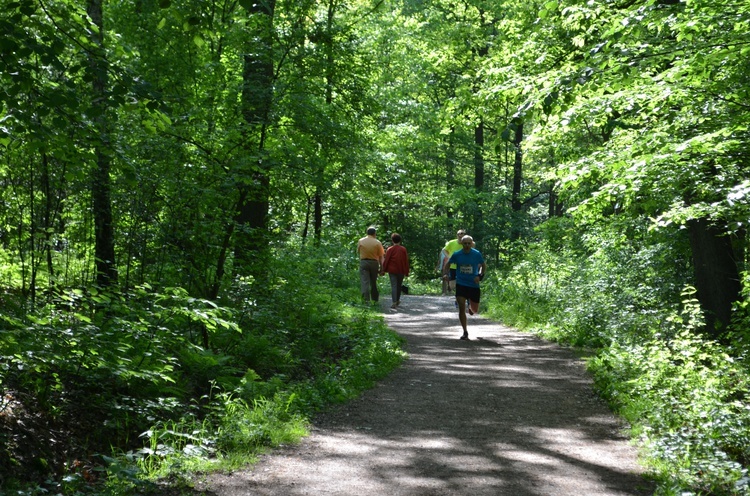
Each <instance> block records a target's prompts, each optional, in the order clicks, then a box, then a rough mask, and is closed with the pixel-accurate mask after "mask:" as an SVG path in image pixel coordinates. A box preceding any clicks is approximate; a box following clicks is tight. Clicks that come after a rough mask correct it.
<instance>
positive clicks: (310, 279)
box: [0, 250, 404, 494]
mask: <svg viewBox="0 0 750 496" xmlns="http://www.w3.org/2000/svg"><path fill="white" fill-rule="evenodd" d="M297 251H299V250H297ZM315 253H316V252H314V251H310V252H308V253H304V254H300V253H294V252H289V253H285V252H282V251H279V252H278V254H279V258H278V259H277V260H276V261H273V262H269V265H268V267H267V268H268V274H269V278H268V280H267V283H268V286H264V287H262V288H260V287H256V286H255V285H254V284H253V282H252V281H244V282H242V283H239V282H238V284H237V285H236V286H235V287H234V288H233V289H232V290H231V291H228V292H227V294H226V295H225V296H224V298H223V301H224V302H225V303H231V304H232V305H233V306H227V305H220V304H218V303H214V302H211V301H207V300H203V299H200V298H194V297H191V296H190V295H188V293H187V292H186V291H184V290H182V289H180V288H166V289H164V290H162V291H154V290H153V289H152V288H149V287H147V286H143V287H140V288H137V289H136V290H134V291H132V292H131V293H128V294H117V293H114V292H102V291H98V290H96V288H91V289H89V290H88V291H70V292H65V293H60V294H58V295H56V296H55V297H54V298H52V299H51V300H50V304H49V305H48V306H47V307H45V308H43V309H40V310H39V311H37V312H34V313H29V314H28V316H27V318H26V319H21V318H18V319H14V320H11V319H7V321H6V322H7V324H9V325H6V330H5V331H4V332H2V333H0V340H1V342H2V349H3V360H2V363H3V368H2V369H0V380H1V382H0V384H1V385H2V391H3V396H2V398H3V402H2V404H1V405H0V417H1V418H5V419H8V420H9V423H6V422H3V423H2V426H3V428H2V429H1V430H0V435H1V436H3V439H5V440H7V441H8V442H7V443H4V444H3V446H4V448H3V450H2V452H0V464H2V467H3V468H4V469H6V470H12V471H13V473H17V474H20V475H24V478H27V479H28V480H36V479H39V478H40V477H43V476H51V477H52V476H53V475H54V474H57V475H58V476H59V477H60V478H59V479H58V480H59V481H60V482H59V483H54V484H57V486H55V487H57V490H58V491H59V492H60V493H61V494H77V493H85V492H86V491H89V490H94V491H96V490H99V491H105V490H107V489H106V488H104V487H103V486H102V484H105V485H106V486H107V487H109V490H112V491H115V492H114V493H113V494H115V493H117V492H116V491H126V492H123V493H120V494H127V491H132V492H138V491H142V490H145V489H144V488H145V487H146V486H145V484H146V481H147V480H155V479H157V478H160V477H168V476H178V475H180V474H182V475H185V474H189V473H190V472H191V471H195V470H203V469H207V468H209V467H214V468H215V467H217V466H230V465H233V464H238V463H242V461H243V460H244V462H247V461H248V460H251V459H252V457H253V456H254V455H255V454H257V453H258V452H260V451H262V450H263V449H266V448H267V447H269V446H275V445H278V444H279V443H286V442H292V441H293V440H295V439H298V438H299V436H301V435H303V434H304V429H305V424H306V422H307V420H306V419H307V418H309V417H310V416H311V415H313V414H314V413H315V412H317V411H319V410H321V409H323V408H325V407H326V406H327V405H330V404H331V403H337V402H342V401H346V400H348V399H351V398H353V397H355V396H357V395H358V394H359V392H361V391H362V390H364V389H367V388H369V387H371V386H372V385H373V384H374V381H376V380H377V379H379V378H381V377H383V375H384V374H386V373H387V372H388V371H389V370H391V369H392V368H393V367H395V366H397V365H398V364H399V363H400V361H401V360H402V359H403V356H404V354H403V352H402V351H401V349H400V346H401V344H402V342H401V339H400V338H398V337H397V336H395V335H394V334H393V333H392V332H391V331H389V330H388V329H387V328H386V327H385V325H384V324H383V322H382V320H380V319H379V318H376V317H375V316H374V315H372V314H371V313H370V312H369V311H368V310H366V309H362V308H361V307H359V305H356V304H355V303H354V302H357V301H358V300H359V295H358V293H357V282H358V281H357V278H356V271H354V270H353V269H352V267H353V266H352V264H347V263H345V261H346V260H347V259H348V258H353V257H352V255H351V254H348V253H347V254H344V253H343V252H342V253H341V260H340V262H341V263H339V262H332V259H323V260H321V259H318V258H312V257H309V258H308V257H307V256H306V255H313V254H315ZM334 258H335V257H334ZM326 264H330V265H326ZM321 267H325V268H324V270H321ZM268 289H273V291H271V292H268ZM336 295H338V298H337V297H336ZM10 324H13V325H12V327H11V326H10ZM206 342H208V344H209V347H205V346H204V344H205V343H206ZM26 416H29V417H30V418H40V419H43V422H42V423H33V424H32V423H30V422H29V420H28V419H26ZM15 421H21V422H18V423H15ZM12 425H18V426H20V425H27V429H26V430H23V429H22V430H20V431H19V430H17V429H16V430H13V429H10V426H12ZM40 433H44V434H41V435H40ZM43 436H48V437H46V438H45V437H43ZM40 441H42V442H40ZM63 443H64V444H63ZM139 445H140V447H139ZM53 446H61V448H62V449H61V450H59V451H57V450H54V449H50V447H53ZM91 453H99V454H100V455H97V456H96V457H94V458H91V455H90V454H91ZM32 457H33V458H32ZM76 458H77V459H78V460H79V463H80V464H81V467H88V468H85V471H84V469H83V468H80V469H78V468H76V469H75V470H74V467H72V466H66V464H65V463H66V461H67V460H70V459H76ZM32 459H36V460H46V462H45V465H44V466H33V465H31V464H30V463H29V462H30V461H31V460H32ZM66 467H67V468H66ZM76 467H78V465H76ZM85 474H89V475H85ZM63 475H64V478H63ZM95 479H96V481H95ZM50 480H52V479H50ZM64 481H67V482H64ZM16 482H20V479H19V480H18V481H16ZM16 482H14V481H10V480H9V481H3V482H2V484H3V485H4V488H8V487H11V486H10V484H15V483H16ZM63 482H64V483H63ZM50 484H52V482H51V483H50ZM92 487H96V488H97V489H92ZM29 494H31V493H29Z"/></svg>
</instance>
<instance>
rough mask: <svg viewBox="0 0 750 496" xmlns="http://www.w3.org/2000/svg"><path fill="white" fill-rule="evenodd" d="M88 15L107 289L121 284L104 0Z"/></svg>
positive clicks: (100, 271) (99, 255)
mask: <svg viewBox="0 0 750 496" xmlns="http://www.w3.org/2000/svg"><path fill="white" fill-rule="evenodd" d="M86 12H87V13H88V15H89V17H90V18H91V20H92V22H93V23H94V25H96V26H97V28H98V30H92V34H91V36H92V41H93V42H94V44H95V45H96V46H97V47H98V51H97V52H96V53H93V54H91V55H90V59H89V63H90V69H91V73H92V75H93V81H92V90H93V91H92V97H93V104H92V115H93V121H94V126H95V130H96V132H97V134H98V136H97V137H96V138H95V139H94V140H93V142H94V143H95V145H94V146H95V155H96V168H95V169H94V173H93V177H92V184H91V198H92V201H93V214H94V257H95V264H96V283H97V284H98V285H99V286H102V287H107V286H111V285H113V284H115V283H116V282H117V266H116V265H115V232H114V225H113V220H112V200H111V189H112V186H111V180H110V168H111V162H112V161H111V158H110V153H109V149H108V148H109V139H110V138H109V121H108V112H107V107H108V103H107V86H108V84H109V78H108V75H107V70H108V67H107V59H106V56H105V54H104V21H103V11H102V0H89V3H88V6H87V9H86Z"/></svg>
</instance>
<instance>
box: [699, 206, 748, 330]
mask: <svg viewBox="0 0 750 496" xmlns="http://www.w3.org/2000/svg"><path fill="white" fill-rule="evenodd" d="M688 231H689V234H690V247H691V249H692V253H693V270H694V271H695V287H696V289H697V290H698V301H699V302H700V305H701V308H702V309H703V311H704V313H705V316H706V332H708V333H709V334H711V335H712V336H713V337H720V334H721V333H722V331H723V330H724V329H726V327H727V326H728V325H729V323H730V320H731V316H732V305H733V304H734V302H736V301H738V300H739V299H740V291H741V289H742V285H741V283H740V276H739V271H738V269H737V263H736V260H735V256H734V250H733V249H732V240H731V238H730V237H729V235H728V234H727V233H725V232H724V231H722V230H721V229H720V228H719V227H718V226H717V225H716V224H713V223H711V221H709V220H708V219H695V220H692V221H690V222H688Z"/></svg>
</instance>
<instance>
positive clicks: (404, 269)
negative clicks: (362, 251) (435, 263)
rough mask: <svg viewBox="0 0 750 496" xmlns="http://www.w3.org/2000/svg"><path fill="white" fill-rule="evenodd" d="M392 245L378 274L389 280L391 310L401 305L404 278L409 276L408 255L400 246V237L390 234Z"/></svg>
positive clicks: (397, 234) (396, 234)
mask: <svg viewBox="0 0 750 496" xmlns="http://www.w3.org/2000/svg"><path fill="white" fill-rule="evenodd" d="M391 241H392V242H393V244H392V245H391V246H389V247H388V250H387V251H386V252H385V260H384V261H383V268H382V269H381V271H380V273H381V274H385V273H386V272H388V276H389V277H390V279H391V300H392V303H391V308H396V307H397V306H399V305H400V304H401V288H402V285H403V283H404V277H406V276H408V275H409V253H408V252H407V251H406V248H404V247H403V246H401V235H400V234H399V233H393V234H391Z"/></svg>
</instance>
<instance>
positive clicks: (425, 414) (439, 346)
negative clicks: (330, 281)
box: [200, 296, 652, 496]
mask: <svg viewBox="0 0 750 496" xmlns="http://www.w3.org/2000/svg"><path fill="white" fill-rule="evenodd" d="M387 300H388V301H383V302H382V308H383V313H384V315H385V319H386V321H387V323H388V325H390V326H391V327H392V328H393V329H395V330H396V331H397V332H399V333H400V334H401V335H402V336H404V337H405V338H406V340H407V346H406V350H407V351H408V353H409V358H408V359H407V360H406V361H405V363H404V364H403V365H402V366H401V367H400V368H398V369H397V370H395V371H394V372H393V373H392V374H391V375H389V376H388V377H387V378H386V379H385V380H383V381H382V382H381V383H379V384H378V385H377V386H376V387H374V388H373V389H371V390H369V391H366V392H365V393H364V394H363V395H362V396H361V397H360V398H358V399H357V400H355V401H353V402H351V403H349V404H347V405H343V406H341V407H339V408H337V409H335V410H334V411H332V412H328V413H326V414H325V415H322V416H320V418H318V419H316V420H315V425H314V427H313V429H312V433H311V435H310V436H309V437H307V438H305V439H304V440H303V441H302V443H301V444H300V445H297V446H290V447H285V448H283V449H281V450H278V451H275V452H273V453H271V454H269V455H266V456H264V457H263V458H262V459H261V460H260V462H259V463H258V464H257V465H256V466H255V467H253V468H252V469H251V470H248V471H242V472H235V473H232V474H223V475H214V476H211V477H210V478H209V479H208V480H207V481H206V482H205V484H201V486H202V487H201V488H200V489H202V490H204V491H205V493H204V494H207V495H215V496H240V495H259V496H266V495H268V496H270V495H274V496H298V495H316V496H317V495H341V496H370V495H372V496H375V495H377V496H390V495H394V496H397V495H398V496H401V495H402V496H428V495H429V496H443V495H446V496H447V495H467V496H469V495H471V496H478V495H493V496H505V495H507V496H548V495H549V496H551V495H555V496H609V495H612V496H615V495H617V496H620V495H648V494H651V493H652V491H651V490H650V489H649V484H648V483H647V482H646V481H645V479H644V478H643V477H642V475H641V470H642V469H641V468H640V467H639V465H638V464H637V460H636V452H635V449H634V448H633V447H632V446H630V445H629V443H628V440H627V439H626V438H625V437H624V436H623V435H622V433H621V425H620V424H619V423H618V421H617V419H616V418H615V417H614V416H613V415H612V414H611V413H610V411H609V410H608V409H607V407H606V405H605V404H604V403H603V402H602V401H601V400H599V399H598V398H597V397H596V396H595V394H594V392H593V390H592V385H591V379H590V377H589V376H588V374H587V373H586V371H585V369H584V366H583V364H582V362H581V361H580V360H578V359H577V358H576V357H575V355H574V354H573V353H572V352H571V351H570V350H567V349H564V348H561V347H559V346H557V345H554V344H551V343H548V342H546V341H543V340H541V339H539V338H537V337H535V336H533V335H531V334H526V333H519V332H517V331H514V330H512V329H509V328H507V327H504V326H502V325H500V324H497V323H495V322H491V321H489V320H486V319H484V318H481V317H479V316H473V317H469V336H470V338H471V339H470V340H469V341H461V340H459V339H458V337H459V336H460V335H461V328H460V325H459V323H458V316H457V312H456V310H455V308H454V303H453V301H454V300H453V299H452V298H450V297H437V296H405V297H404V301H403V303H402V305H401V307H400V308H398V309H397V310H391V309H390V308H389V304H390V299H387Z"/></svg>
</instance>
